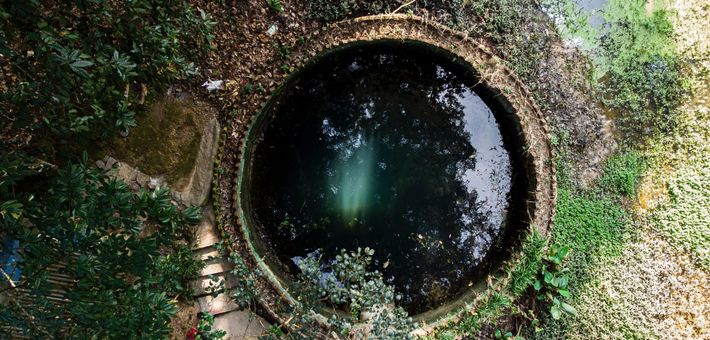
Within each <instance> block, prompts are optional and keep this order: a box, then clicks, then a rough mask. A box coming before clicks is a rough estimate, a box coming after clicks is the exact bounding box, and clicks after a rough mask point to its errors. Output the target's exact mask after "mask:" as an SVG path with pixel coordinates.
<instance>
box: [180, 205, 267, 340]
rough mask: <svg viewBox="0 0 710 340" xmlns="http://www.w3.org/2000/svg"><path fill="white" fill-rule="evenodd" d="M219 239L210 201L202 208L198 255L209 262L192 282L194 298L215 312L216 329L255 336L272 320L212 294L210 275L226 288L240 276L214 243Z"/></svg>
mask: <svg viewBox="0 0 710 340" xmlns="http://www.w3.org/2000/svg"><path fill="white" fill-rule="evenodd" d="M219 242H220V236H219V231H218V230H217V228H216V223H215V215H214V210H213V209H212V207H211V205H210V204H207V205H206V206H205V208H203V211H202V221H201V222H200V224H199V225H198V226H197V241H196V246H195V248H194V250H193V252H194V254H195V256H197V257H200V258H201V259H203V260H205V261H206V262H207V265H206V266H205V268H204V269H202V273H201V274H200V277H199V278H198V279H197V280H195V281H194V282H193V290H194V298H195V299H196V300H197V304H198V305H199V308H200V310H201V311H203V312H206V313H210V314H212V315H214V317H215V320H214V329H221V330H224V331H226V332H227V336H226V338H227V339H256V338H257V337H258V336H259V335H262V334H264V333H265V332H266V330H267V329H268V328H269V323H268V322H267V321H266V320H264V319H262V318H261V317H259V316H257V315H255V314H253V313H251V312H250V311H248V310H242V309H240V308H239V307H238V306H237V305H236V304H235V303H234V302H232V300H231V299H229V297H228V296H227V295H225V294H219V295H217V296H216V297H213V296H212V295H210V294H209V292H208V288H209V285H210V281H211V280H210V276H212V277H213V278H214V279H215V280H219V279H221V280H223V281H224V282H225V286H226V287H227V288H229V287H232V286H234V284H235V283H236V282H237V281H236V280H237V278H236V277H234V276H233V275H232V274H231V273H230V272H229V271H230V270H231V269H232V265H231V264H230V263H229V261H228V260H227V258H226V257H224V256H222V255H221V254H220V252H219V251H218V250H217V248H216V247H215V244H216V243H219Z"/></svg>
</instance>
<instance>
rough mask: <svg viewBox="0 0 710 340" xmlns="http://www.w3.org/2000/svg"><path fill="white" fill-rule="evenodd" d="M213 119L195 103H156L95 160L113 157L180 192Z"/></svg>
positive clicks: (186, 182) (201, 105)
mask: <svg viewBox="0 0 710 340" xmlns="http://www.w3.org/2000/svg"><path fill="white" fill-rule="evenodd" d="M212 116H213V112H212V110H211V109H210V108H209V107H208V106H207V105H205V104H202V103H200V102H197V101H194V100H189V99H188V100H177V99H174V98H162V99H159V100H157V101H155V102H154V103H153V104H152V105H151V106H150V109H149V110H148V112H146V113H144V114H142V115H140V116H138V117H137V119H136V120H137V123H138V124H137V126H136V127H134V128H133V129H131V130H130V133H129V135H128V137H126V138H124V137H120V136H119V137H117V138H115V139H114V140H112V141H110V142H109V143H106V144H104V145H102V146H101V149H100V151H98V152H97V153H96V154H95V156H96V157H97V158H101V157H103V156H105V155H109V156H112V157H114V158H116V159H118V160H120V161H124V162H127V163H128V164H130V165H131V166H134V167H137V168H138V169H139V170H140V171H142V172H144V173H146V174H148V175H150V176H154V177H163V178H164V179H165V180H166V181H167V183H168V184H169V185H170V186H171V187H173V189H176V190H182V189H183V188H184V187H185V186H186V185H187V184H188V182H189V177H190V173H191V171H192V168H193V165H194V163H195V158H196V157H197V151H198V149H199V147H200V140H201V138H202V130H203V128H204V126H205V124H206V123H207V121H208V120H209V119H210V118H211V117H212Z"/></svg>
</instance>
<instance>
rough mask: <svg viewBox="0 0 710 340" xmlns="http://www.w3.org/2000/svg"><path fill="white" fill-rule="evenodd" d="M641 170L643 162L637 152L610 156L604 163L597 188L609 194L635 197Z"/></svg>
mask: <svg viewBox="0 0 710 340" xmlns="http://www.w3.org/2000/svg"><path fill="white" fill-rule="evenodd" d="M643 169H644V164H643V161H642V159H641V156H640V155H639V154H638V153H637V152H626V153H621V154H615V155H612V156H611V157H610V158H609V160H607V162H606V167H605V170H604V175H603V176H602V177H601V179H600V180H599V187H601V189H602V190H604V191H605V192H608V193H611V194H618V195H626V196H635V195H636V187H637V186H638V182H639V178H640V177H641V173H642V172H643Z"/></svg>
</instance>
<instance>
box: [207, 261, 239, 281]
mask: <svg viewBox="0 0 710 340" xmlns="http://www.w3.org/2000/svg"><path fill="white" fill-rule="evenodd" d="M232 268H234V266H232V264H230V263H229V262H227V260H225V259H220V261H218V262H215V263H208V264H207V265H206V266H205V268H202V271H201V272H200V277H205V276H209V275H216V274H221V273H224V272H226V271H229V270H232Z"/></svg>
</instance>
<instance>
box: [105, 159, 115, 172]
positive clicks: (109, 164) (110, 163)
mask: <svg viewBox="0 0 710 340" xmlns="http://www.w3.org/2000/svg"><path fill="white" fill-rule="evenodd" d="M116 162H118V161H117V160H116V159H115V158H113V157H111V156H106V157H105V158H104V163H105V164H106V167H105V169H107V170H108V169H111V168H113V166H114V164H116Z"/></svg>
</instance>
